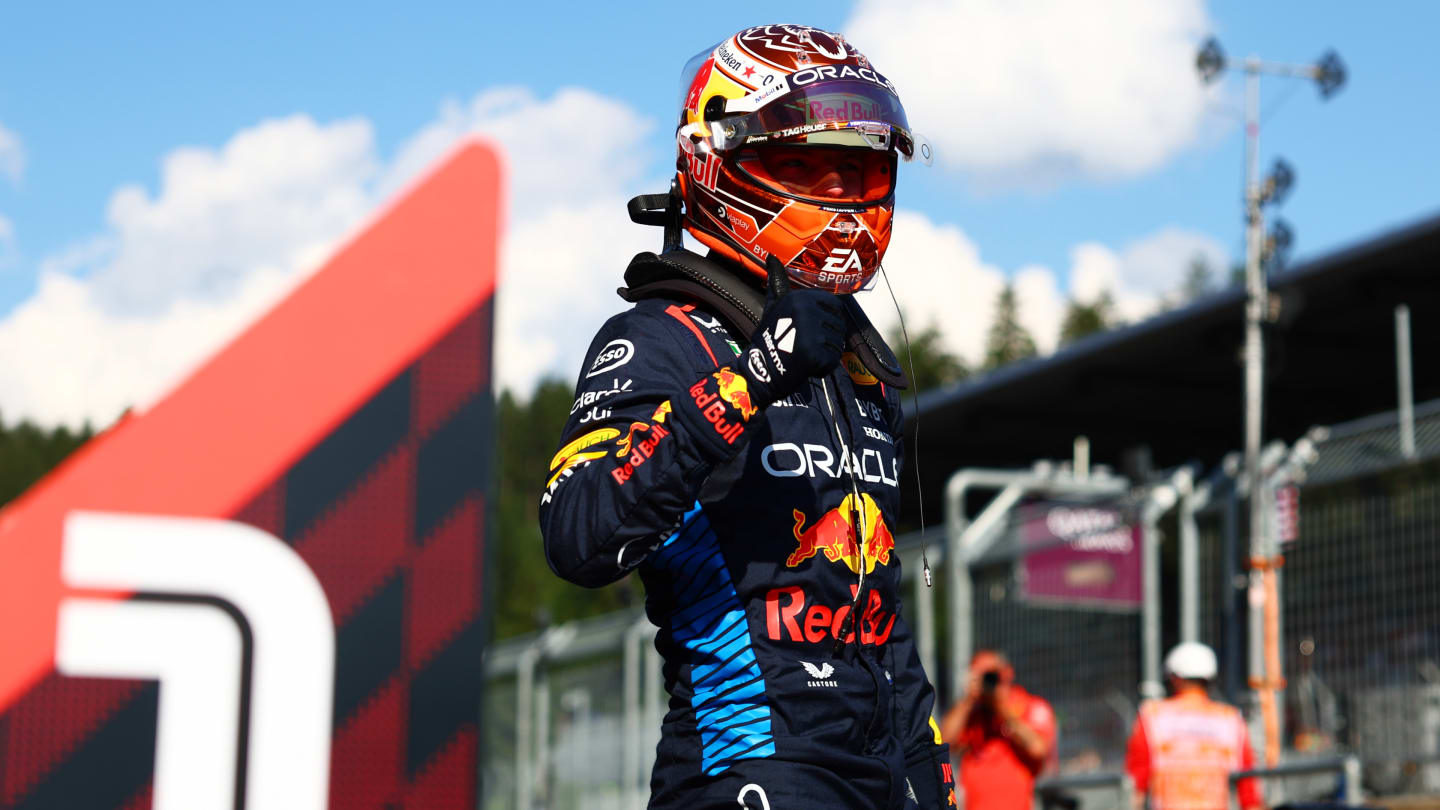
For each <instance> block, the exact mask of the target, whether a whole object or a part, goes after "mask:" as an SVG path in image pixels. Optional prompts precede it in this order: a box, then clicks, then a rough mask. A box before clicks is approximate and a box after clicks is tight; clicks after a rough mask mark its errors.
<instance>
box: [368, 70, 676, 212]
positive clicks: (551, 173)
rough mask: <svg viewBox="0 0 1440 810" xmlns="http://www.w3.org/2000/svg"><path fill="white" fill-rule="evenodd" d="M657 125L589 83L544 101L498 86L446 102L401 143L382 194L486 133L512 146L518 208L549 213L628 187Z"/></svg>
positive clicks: (512, 196) (510, 180) (513, 201)
mask: <svg viewBox="0 0 1440 810" xmlns="http://www.w3.org/2000/svg"><path fill="white" fill-rule="evenodd" d="M653 126H654V122H653V121H651V120H650V119H648V118H645V117H643V116H641V115H640V114H638V113H637V112H635V111H634V110H633V109H631V108H630V107H629V106H627V105H625V104H624V103H622V102H619V101H616V100H615V99H612V98H608V97H606V96H602V95H599V94H597V93H594V92H591V91H589V90H585V89H582V88H576V87H567V88H561V89H560V90H558V91H556V93H555V95H554V96H553V97H552V98H550V99H548V100H544V101H542V100H540V99H538V98H536V97H535V94H534V93H532V92H531V91H530V90H528V89H525V88H522V87H501V88H495V89H491V90H487V91H484V92H482V93H480V94H478V95H476V96H475V97H474V98H473V99H472V100H471V101H470V102H469V103H468V104H461V103H459V102H456V101H449V102H446V103H445V104H443V105H442V106H441V109H440V115H439V116H438V117H437V118H436V120H435V121H432V122H431V123H429V124H427V125H425V126H424V127H422V128H421V129H420V131H419V132H417V133H415V134H414V135H413V136H411V137H410V138H409V139H407V140H406V141H405V143H404V144H402V145H401V147H400V150H399V154H398V155H397V156H396V158H395V160H394V161H393V162H392V163H391V165H390V167H389V168H388V169H387V171H386V176H385V179H384V180H383V181H382V182H381V193H382V194H388V193H389V192H390V190H391V189H393V188H396V187H398V186H399V185H401V184H402V183H404V182H405V181H407V180H408V179H409V178H411V177H413V176H414V175H415V174H416V173H417V172H419V171H420V170H421V169H423V168H424V167H426V166H428V165H430V164H431V163H433V162H434V161H435V160H436V159H438V158H439V157H440V156H441V155H443V154H444V153H445V152H446V151H448V150H449V149H450V147H451V146H452V145H453V144H454V143H455V141H456V140H457V139H459V138H460V137H461V136H464V135H480V136H483V137H486V138H489V139H491V140H494V141H496V142H498V143H499V144H500V145H501V146H503V147H504V150H505V161H506V163H507V164H508V168H509V176H508V177H507V187H506V189H505V193H506V195H507V196H508V198H509V203H510V210H511V211H512V213H513V214H514V215H515V216H517V217H521V218H523V217H528V216H532V215H543V214H544V212H546V211H549V210H551V209H553V208H555V207H557V206H566V205H568V206H575V205H583V204H586V203H589V202H592V201H594V200H596V199H598V198H600V197H603V196H608V195H614V194H620V193H623V192H624V191H626V190H628V189H629V188H630V187H631V186H632V185H633V183H634V182H635V181H636V180H637V179H638V177H639V174H640V172H641V170H642V168H643V166H644V163H645V162H646V159H647V158H649V157H650V156H651V155H650V153H649V152H648V151H647V149H646V148H645V137H646V136H647V135H648V134H649V132H650V129H651V128H652V127H653ZM621 210H622V211H623V210H624V204H623V201H622V203H621ZM627 221H628V220H627Z"/></svg>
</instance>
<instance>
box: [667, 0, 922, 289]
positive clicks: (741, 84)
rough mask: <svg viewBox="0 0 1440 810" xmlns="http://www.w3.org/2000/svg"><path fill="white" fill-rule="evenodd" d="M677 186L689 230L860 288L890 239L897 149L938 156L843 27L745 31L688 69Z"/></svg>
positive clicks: (741, 258)
mask: <svg viewBox="0 0 1440 810" xmlns="http://www.w3.org/2000/svg"><path fill="white" fill-rule="evenodd" d="M680 102H681V111H680V122H679V126H678V128H677V129H676V133H675V138H676V141H677V143H678V147H679V149H678V153H677V165H676V172H677V180H676V182H677V186H678V189H679V193H680V195H681V198H682V199H683V201H684V205H685V213H684V219H683V222H684V225H685V229H686V230H688V231H689V232H690V234H691V236H693V237H695V238H696V239H697V240H699V241H700V242H701V243H703V244H704V245H706V246H707V247H709V248H710V249H711V250H714V251H716V252H718V253H720V254H722V255H725V256H728V257H730V258H732V259H734V260H735V261H737V262H739V263H740V264H741V265H742V266H744V267H746V268H748V269H749V270H751V271H752V272H754V273H755V274H757V275H758V276H760V277H762V278H763V277H764V276H765V263H766V261H767V259H769V257H771V256H774V257H775V258H776V259H778V260H779V261H780V262H781V263H782V264H784V265H785V267H786V269H787V270H788V271H789V275H790V277H791V279H793V280H794V281H795V282H796V283H798V284H801V285H804V286H807V287H815V288H818V289H823V290H829V291H831V292H835V293H851V292H855V291H856V290H859V289H861V288H863V287H864V286H865V285H866V284H867V283H868V282H869V281H870V279H871V278H872V277H873V276H874V275H875V272H876V271H877V270H878V269H879V268H880V261H881V259H882V258H883V257H884V255H885V248H886V247H887V246H888V245H889V243H890V218H891V214H893V213H894V210H895V173H896V167H897V163H898V161H899V160H900V159H904V160H907V161H908V160H912V159H917V158H918V159H920V160H921V161H923V162H925V163H927V164H928V163H929V161H930V147H929V145H928V144H926V143H925V142H924V141H923V139H920V138H917V137H916V135H915V134H914V133H913V132H912V131H911V129H910V125H909V122H908V121H907V120H906V118H905V109H904V107H902V106H901V104H900V98H899V96H898V95H897V94H896V92H895V86H894V85H893V84H891V83H890V81H889V80H888V79H886V78H885V77H884V76H882V75H881V74H880V73H879V72H877V71H876V70H875V68H874V67H873V66H871V64H870V61H869V60H868V59H866V58H865V56H864V55H863V54H861V53H860V52H859V51H857V50H855V48H854V47H852V46H851V45H850V44H849V43H847V42H846V41H845V39H844V38H843V37H842V36H840V35H839V34H835V33H831V32H828V31H822V30H820V29H818V28H810V27H808V26H803V25H763V26H757V27H755V28H748V29H746V30H744V31H741V32H740V33H738V34H736V35H734V36H732V37H730V38H728V39H726V40H724V41H722V42H720V43H719V44H718V45H716V46H714V47H713V48H708V49H706V50H704V51H701V52H700V53H699V54H697V55H696V56H695V57H694V58H693V59H691V60H690V61H689V62H688V63H687V64H686V65H685V68H684V70H683V72H682V73H681V99H680Z"/></svg>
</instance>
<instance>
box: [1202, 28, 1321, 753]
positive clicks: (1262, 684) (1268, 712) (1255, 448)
mask: <svg viewBox="0 0 1440 810" xmlns="http://www.w3.org/2000/svg"><path fill="white" fill-rule="evenodd" d="M1195 67H1196V69H1197V70H1199V72H1200V77H1201V79H1202V80H1204V81H1205V82H1206V83H1209V82H1212V81H1215V80H1216V79H1217V78H1219V77H1220V75H1221V74H1222V73H1224V71H1225V70H1226V68H1227V65H1226V60H1225V54H1224V52H1223V51H1222V50H1221V49H1220V43H1219V42H1217V41H1216V40H1215V39H1214V38H1213V37H1212V38H1210V39H1209V40H1208V41H1206V42H1205V44H1204V45H1203V46H1202V47H1201V48H1200V51H1199V53H1197V54H1196V56H1195ZM1234 69H1236V70H1239V71H1241V72H1243V73H1244V74H1245V292H1246V296H1245V478H1246V480H1247V481H1248V483H1249V489H1250V558H1251V561H1252V568H1255V569H1258V571H1259V572H1260V573H1261V574H1262V580H1263V585H1262V592H1263V593H1265V595H1266V601H1267V602H1272V603H1275V602H1277V601H1278V598H1279V597H1278V585H1277V584H1276V581H1277V580H1276V573H1275V570H1274V569H1275V567H1276V563H1277V561H1276V547H1275V545H1274V543H1273V542H1272V540H1271V538H1270V537H1269V532H1268V531H1267V521H1266V497H1265V495H1266V493H1265V492H1264V487H1263V485H1262V480H1263V473H1262V471H1261V470H1260V443H1261V439H1262V435H1263V434H1262V430H1263V414H1264V382H1265V379H1264V374H1265V346H1264V339H1263V333H1262V330H1261V324H1262V322H1263V321H1264V319H1266V318H1267V317H1268V315H1269V311H1270V302H1269V284H1268V283H1267V279H1266V276H1265V270H1264V268H1263V266H1262V253H1264V251H1265V243H1266V240H1265V215H1264V207H1265V206H1266V205H1267V204H1271V203H1279V202H1280V200H1282V199H1283V198H1284V196H1285V194H1286V193H1287V192H1288V191H1289V190H1290V187H1291V186H1292V185H1293V184H1294V180H1295V173H1294V171H1293V170H1291V169H1290V167H1289V165H1288V164H1286V163H1284V162H1283V161H1277V162H1276V164H1275V168H1274V169H1273V170H1272V171H1271V173H1270V175H1269V177H1267V178H1266V179H1265V180H1264V181H1263V182H1262V181H1261V179H1260V168H1259V166H1260V77H1261V76H1262V75H1265V74H1269V75H1271V76H1284V77H1290V78H1301V79H1310V80H1312V81H1314V82H1315V84H1316V86H1317V87H1318V88H1319V90H1320V96H1321V98H1329V97H1330V96H1332V95H1334V94H1335V92H1336V91H1338V90H1339V89H1340V87H1341V85H1343V84H1344V83H1345V66H1344V65H1343V64H1342V63H1341V62H1340V57H1339V56H1338V55H1337V54H1336V53H1335V52H1334V51H1330V52H1328V53H1326V54H1325V55H1324V56H1323V57H1321V58H1320V60H1319V61H1318V62H1316V63H1314V64H1308V65H1295V64H1285V63H1280V62H1266V61H1263V60H1261V59H1260V58H1259V57H1257V56H1252V57H1249V58H1248V59H1246V60H1244V61H1243V62H1241V63H1240V64H1239V65H1237V66H1235V67H1234ZM1279 225H1280V223H1277V234H1276V238H1275V239H1274V240H1272V241H1273V242H1275V243H1280V242H1283V243H1285V245H1286V246H1288V243H1289V241H1290V229H1289V228H1288V227H1287V228H1283V229H1282V228H1281V227H1278V226H1279ZM1257 584H1260V583H1257ZM1255 607H1256V606H1255V605H1254V603H1253V602H1252V607H1251V611H1250V613H1251V622H1250V627H1251V631H1252V632H1251V639H1252V644H1251V649H1252V651H1253V650H1254V649H1255V645H1254V640H1255V639H1257V638H1261V637H1264V638H1265V644H1264V648H1263V649H1262V650H1261V651H1260V655H1254V654H1253V652H1252V655H1251V684H1252V685H1253V686H1254V688H1255V689H1257V690H1258V693H1259V697H1260V706H1261V712H1262V714H1263V715H1264V721H1265V731H1266V734H1265V738H1266V740H1265V742H1266V745H1265V748H1266V751H1265V757H1266V760H1267V762H1268V763H1269V764H1270V765H1272V766H1273V765H1275V764H1276V763H1277V762H1278V760H1279V751H1280V741H1279V719H1278V709H1277V707H1276V702H1275V693H1274V690H1275V689H1278V688H1281V685H1282V684H1283V680H1282V677H1281V674H1280V671H1279V666H1278V660H1279V659H1278V644H1279V639H1278V638H1276V637H1275V636H1276V635H1277V633H1278V630H1276V629H1275V623H1274V622H1269V621H1262V616H1261V612H1260V611H1258V610H1256V609H1255ZM1278 610H1279V605H1278V604H1270V605H1268V611H1278ZM1266 659H1269V662H1270V664H1271V666H1266Z"/></svg>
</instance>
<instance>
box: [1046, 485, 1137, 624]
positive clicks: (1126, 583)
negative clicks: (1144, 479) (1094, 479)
mask: <svg viewBox="0 0 1440 810" xmlns="http://www.w3.org/2000/svg"><path fill="white" fill-rule="evenodd" d="M1018 513H1019V516H1020V522H1019V528H1018V532H1019V539H1020V547H1021V549H1022V553H1023V555H1024V556H1023V558H1022V562H1021V572H1020V573H1021V594H1022V596H1023V598H1024V599H1025V600H1026V601H1027V602H1032V603H1040V604H1053V605H1077V604H1083V605H1092V606H1100V607H1106V608H1112V609H1120V610H1138V609H1139V607H1140V602H1141V598H1142V597H1141V584H1140V576H1141V573H1140V553H1141V552H1140V549H1141V543H1140V527H1139V526H1137V525H1134V521H1132V520H1130V519H1129V518H1128V517H1127V515H1126V513H1125V512H1124V511H1122V510H1121V509H1119V508H1117V507H1113V506H1095V505H1075V504H1063V503H1050V502H1042V503H1035V504H1029V505H1027V506H1023V507H1021V508H1020V509H1019V510H1018Z"/></svg>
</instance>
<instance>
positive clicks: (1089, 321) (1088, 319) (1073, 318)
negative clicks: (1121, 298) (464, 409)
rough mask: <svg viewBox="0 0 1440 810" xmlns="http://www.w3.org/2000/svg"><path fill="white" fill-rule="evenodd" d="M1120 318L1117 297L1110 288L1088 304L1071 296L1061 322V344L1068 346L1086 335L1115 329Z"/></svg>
mask: <svg viewBox="0 0 1440 810" xmlns="http://www.w3.org/2000/svg"><path fill="white" fill-rule="evenodd" d="M1119 320H1120V319H1119V318H1118V317H1116V315H1115V299H1114V298H1113V297H1112V296H1111V295H1110V291H1109V290H1106V291H1105V292H1103V293H1101V294H1100V297H1098V298H1096V299H1095V300H1094V301H1092V302H1090V303H1088V304H1082V303H1081V302H1079V301H1077V300H1075V299H1074V298H1071V299H1070V302H1069V303H1068V304H1066V305H1065V319H1064V320H1062V321H1061V322H1060V345H1061V346H1066V345H1069V344H1071V343H1074V342H1075V341H1077V340H1079V339H1080V338H1082V337H1085V336H1086V335H1093V334H1095V333H1096V332H1104V331H1106V330H1107V329H1113V328H1114V327H1115V326H1116V324H1118V323H1119Z"/></svg>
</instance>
